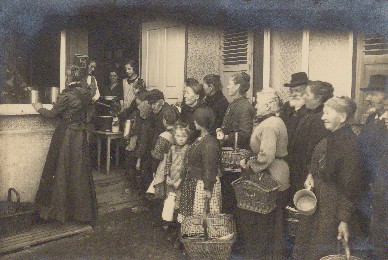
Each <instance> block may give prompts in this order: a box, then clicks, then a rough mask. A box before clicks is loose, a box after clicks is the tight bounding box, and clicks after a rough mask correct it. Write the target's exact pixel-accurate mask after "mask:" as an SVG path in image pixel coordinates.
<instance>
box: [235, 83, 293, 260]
mask: <svg viewBox="0 0 388 260" xmlns="http://www.w3.org/2000/svg"><path fill="white" fill-rule="evenodd" d="M257 100H258V103H257V105H256V116H255V118H254V122H255V125H254V129H253V133H252V136H251V138H250V147H251V149H252V151H253V153H254V155H255V156H254V157H253V158H251V159H249V160H248V161H247V162H246V161H245V160H242V161H241V167H243V168H244V169H246V170H245V171H244V172H243V173H250V174H253V175H259V174H270V175H271V177H272V178H273V179H274V180H276V181H277V182H278V183H279V184H280V188H279V189H278V195H277V201H276V208H275V209H274V210H273V211H271V212H269V213H267V214H261V213H258V212H254V211H251V210H247V209H242V208H237V209H236V218H237V225H238V232H239V233H240V236H241V239H242V241H241V244H242V247H243V249H244V250H243V251H244V253H245V254H246V255H247V257H249V258H254V259H257V258H260V259H261V258H265V259H283V258H284V257H285V247H284V246H283V242H284V241H282V239H283V238H282V237H283V210H284V207H285V206H286V202H287V196H288V188H289V185H290V183H289V169H288V165H287V162H286V161H285V160H284V157H286V156H287V144H288V135H287V128H286V125H285V124H284V122H283V120H282V119H281V118H280V117H279V116H277V114H278V112H279V110H280V108H281V101H280V98H279V96H278V94H277V93H276V91H275V90H273V89H268V90H263V91H260V92H259V93H258V94H257ZM246 177H247V178H250V176H246Z"/></svg>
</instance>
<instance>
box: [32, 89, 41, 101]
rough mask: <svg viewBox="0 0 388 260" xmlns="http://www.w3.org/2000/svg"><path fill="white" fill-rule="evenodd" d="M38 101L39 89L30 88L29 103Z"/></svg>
mask: <svg viewBox="0 0 388 260" xmlns="http://www.w3.org/2000/svg"><path fill="white" fill-rule="evenodd" d="M34 103H39V90H36V89H33V90H31V104H34Z"/></svg>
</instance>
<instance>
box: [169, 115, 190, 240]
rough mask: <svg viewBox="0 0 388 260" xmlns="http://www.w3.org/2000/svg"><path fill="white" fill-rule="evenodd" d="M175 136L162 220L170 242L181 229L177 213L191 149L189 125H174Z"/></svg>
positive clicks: (170, 155) (170, 157) (170, 152)
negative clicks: (188, 153) (186, 160)
mask: <svg viewBox="0 0 388 260" xmlns="http://www.w3.org/2000/svg"><path fill="white" fill-rule="evenodd" d="M173 135H174V145H172V146H171V148H170V150H169V152H168V154H167V156H166V164H165V176H166V199H165V201H164V208H163V213H162V218H163V220H164V221H165V224H166V226H167V227H168V231H169V234H168V236H167V239H168V240H170V241H172V240H175V239H176V238H177V235H178V233H179V229H180V228H179V225H178V223H177V222H176V216H177V212H176V211H177V209H178V208H179V200H180V189H179V187H180V184H181V182H182V178H183V173H184V170H183V167H184V162H185V158H186V155H187V151H188V148H189V145H188V144H187V142H188V140H189V136H190V130H189V128H188V127H187V125H185V124H182V123H179V122H178V123H176V124H175V125H174V129H173Z"/></svg>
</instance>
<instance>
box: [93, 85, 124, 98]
mask: <svg viewBox="0 0 388 260" xmlns="http://www.w3.org/2000/svg"><path fill="white" fill-rule="evenodd" d="M98 88H99V90H100V95H101V96H116V97H117V98H118V99H119V100H123V98H124V97H123V96H124V94H123V85H122V83H121V82H118V83H117V85H116V86H115V87H114V88H113V89H111V88H110V85H109V84H107V85H104V86H100V87H98Z"/></svg>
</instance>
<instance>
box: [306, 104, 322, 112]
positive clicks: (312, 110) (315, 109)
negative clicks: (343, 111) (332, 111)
mask: <svg viewBox="0 0 388 260" xmlns="http://www.w3.org/2000/svg"><path fill="white" fill-rule="evenodd" d="M323 105H324V104H320V105H319V106H318V107H316V108H314V109H307V111H308V112H309V113H310V114H315V113H319V112H322V111H323Z"/></svg>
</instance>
